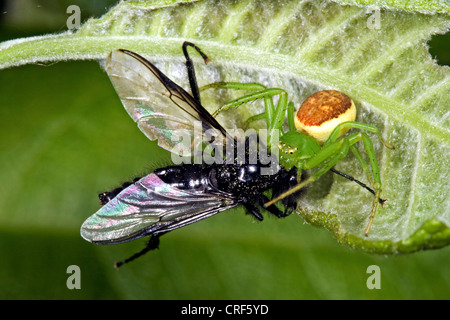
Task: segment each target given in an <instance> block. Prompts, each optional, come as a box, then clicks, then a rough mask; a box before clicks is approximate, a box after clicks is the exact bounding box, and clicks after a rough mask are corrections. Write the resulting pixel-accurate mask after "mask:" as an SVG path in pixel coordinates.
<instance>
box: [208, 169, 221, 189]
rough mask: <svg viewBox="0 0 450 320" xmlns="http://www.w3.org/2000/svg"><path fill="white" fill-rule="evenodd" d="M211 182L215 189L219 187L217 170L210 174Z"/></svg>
mask: <svg viewBox="0 0 450 320" xmlns="http://www.w3.org/2000/svg"><path fill="white" fill-rule="evenodd" d="M209 182H210V183H211V185H212V186H213V187H214V188H218V187H219V183H218V182H217V170H216V169H212V170H211V171H210V172H209Z"/></svg>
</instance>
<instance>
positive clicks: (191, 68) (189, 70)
mask: <svg viewBox="0 0 450 320" xmlns="http://www.w3.org/2000/svg"><path fill="white" fill-rule="evenodd" d="M188 47H192V48H194V49H195V50H197V52H198V53H199V54H200V55H201V56H202V58H203V60H205V63H208V62H209V58H208V56H207V55H206V54H204V53H203V51H202V50H200V48H199V47H197V46H196V45H195V44H193V43H192V42H188V41H185V42H183V47H182V48H183V54H184V57H185V58H186V68H187V74H188V79H189V85H190V86H191V92H192V96H193V97H194V99H195V100H196V101H197V102H198V103H199V104H200V105H201V104H202V103H201V100H200V91H199V90H198V85H197V77H196V76H195V69H194V64H193V63H192V60H191V58H190V57H189V53H188V51H187V48H188Z"/></svg>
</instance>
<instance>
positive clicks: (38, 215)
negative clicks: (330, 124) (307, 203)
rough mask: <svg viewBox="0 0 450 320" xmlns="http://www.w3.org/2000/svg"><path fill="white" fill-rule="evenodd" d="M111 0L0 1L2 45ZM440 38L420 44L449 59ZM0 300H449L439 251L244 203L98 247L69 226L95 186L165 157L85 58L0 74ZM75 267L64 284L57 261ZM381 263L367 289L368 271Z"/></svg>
mask: <svg viewBox="0 0 450 320" xmlns="http://www.w3.org/2000/svg"><path fill="white" fill-rule="evenodd" d="M114 3H115V1H98V0H97V1H72V0H71V1H37V0H36V1H34V0H27V1H10V2H5V1H3V2H0V40H1V41H5V40H9V39H15V38H19V37H24V36H31V35H40V34H43V33H49V32H62V31H65V30H66V19H67V17H68V14H66V8H67V6H68V5H70V4H77V5H79V7H80V8H81V9H82V18H83V20H84V19H86V18H88V17H90V16H99V15H101V14H102V13H104V12H106V11H107V10H108V8H109V7H110V6H111V5H113V4H114ZM449 43H450V41H449V36H448V35H445V36H436V37H434V38H433V39H432V40H431V41H430V42H429V45H430V47H431V49H430V50H431V53H432V55H433V57H435V58H437V60H438V61H439V63H440V64H447V65H448V64H449V62H450V57H449V54H450V50H449V49H450V48H449ZM0 132H1V133H0V164H1V169H0V181H1V183H0V257H1V258H0V288H1V289H0V298H1V299H109V298H111V299H448V298H450V273H449V272H448V269H449V253H450V248H448V247H447V248H444V249H440V250H436V251H427V252H418V253H415V254H411V255H403V256H388V257H384V256H376V255H368V254H365V253H362V252H359V251H354V250H351V249H349V248H347V247H344V246H341V245H339V244H338V243H336V241H335V240H334V239H333V238H332V236H331V235H330V234H329V233H328V232H327V231H326V230H322V229H317V228H314V227H312V226H309V225H306V224H304V223H303V221H302V220H301V218H299V217H298V216H296V215H292V216H290V217H288V218H286V219H280V220H277V219H275V218H272V217H267V218H266V219H265V221H264V222H263V223H258V222H255V221H254V219H252V218H251V217H250V216H246V215H244V214H243V210H241V209H235V210H229V211H226V212H224V213H221V214H220V215H217V216H215V217H212V218H210V219H207V220H205V221H203V222H200V223H196V224H194V225H191V226H189V227H186V228H182V229H180V230H177V231H176V232H173V233H170V234H168V235H166V236H164V237H163V238H162V241H161V245H160V250H157V251H156V252H152V253H150V254H148V255H146V256H145V257H143V258H140V259H139V260H137V261H135V262H133V263H131V264H129V265H126V266H125V267H123V268H122V269H121V270H119V271H116V270H115V269H114V268H113V262H114V261H116V260H121V259H123V258H126V257H128V256H130V255H131V254H133V253H135V252H137V251H139V250H140V249H141V248H142V247H143V246H144V245H145V240H137V241H134V242H131V243H126V244H121V245H115V246H97V245H94V244H91V243H88V242H86V241H85V240H83V239H82V238H81V237H80V235H79V228H80V226H81V224H82V222H83V221H84V220H85V219H86V218H87V217H88V216H90V215H91V214H93V213H94V212H95V211H97V210H98V208H99V203H98V199H97V193H98V192H101V191H106V190H109V189H112V188H114V187H116V186H118V185H120V184H121V183H122V182H124V181H127V180H130V179H133V178H134V177H135V176H141V175H143V174H146V173H149V172H151V170H152V169H154V168H155V167H161V166H165V165H168V164H170V155H169V154H168V153H167V152H163V151H161V150H160V149H159V148H158V147H157V146H156V144H155V143H153V142H150V141H148V140H147V139H146V138H145V136H144V135H143V134H142V133H141V132H140V131H139V130H138V129H137V127H136V126H135V125H134V123H133V121H132V120H131V119H130V118H129V117H128V115H127V114H126V112H125V110H124V109H123V107H122V106H121V104H120V101H119V99H118V97H117V96H116V93H115V91H114V89H113V88H112V86H111V84H110V82H109V79H108V77H107V76H106V74H105V73H104V72H103V71H102V70H101V68H100V67H99V65H98V63H97V62H95V61H89V62H86V61H75V62H60V63H56V64H46V65H29V66H24V67H18V68H12V69H7V70H1V71H0ZM70 265H77V266H79V267H80V270H81V289H80V290H77V289H74V290H69V289H68V288H67V286H66V280H67V278H68V277H69V276H70V274H68V273H67V268H68V267H69V266H70ZM370 265H377V266H379V267H380V270H381V289H373V290H369V289H368V288H367V286H366V281H367V279H368V277H369V276H370V274H368V273H367V272H366V271H367V268H368V267H369V266H370Z"/></svg>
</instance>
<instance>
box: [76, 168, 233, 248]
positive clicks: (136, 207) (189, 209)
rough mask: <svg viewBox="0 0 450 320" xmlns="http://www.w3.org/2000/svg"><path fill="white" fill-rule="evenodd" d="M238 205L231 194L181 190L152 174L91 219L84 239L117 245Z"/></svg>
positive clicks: (84, 225)
mask: <svg viewBox="0 0 450 320" xmlns="http://www.w3.org/2000/svg"><path fill="white" fill-rule="evenodd" d="M237 205H238V203H237V201H236V200H235V199H234V198H233V197H232V196H231V195H229V194H226V193H206V192H203V191H198V190H187V189H178V188H176V187H173V186H172V185H169V184H167V183H165V182H163V181H162V180H161V179H160V178H159V177H158V176H157V175H156V174H154V173H152V174H149V175H147V176H145V177H144V178H142V179H141V180H139V181H137V182H136V183H135V184H132V185H131V186H129V187H128V188H126V189H125V190H123V191H122V192H121V193H119V194H118V195H117V196H116V197H115V198H114V199H112V200H111V201H109V202H108V203H107V204H106V205H104V206H103V207H102V208H101V209H100V210H99V211H97V212H96V213H95V214H94V215H92V216H91V217H89V218H88V219H87V220H86V221H85V222H84V223H83V225H82V226H81V236H82V237H83V238H84V239H86V240H88V241H90V242H94V243H98V244H116V243H121V242H126V241H131V240H134V239H137V238H140V237H144V236H147V235H152V234H155V235H157V234H160V233H165V232H168V231H171V230H174V229H177V228H180V227H183V226H185V225H188V224H191V223H193V222H196V221H199V220H202V219H205V218H208V217H210V216H212V215H214V214H216V213H219V212H221V211H223V210H227V209H229V208H232V207H235V206H237Z"/></svg>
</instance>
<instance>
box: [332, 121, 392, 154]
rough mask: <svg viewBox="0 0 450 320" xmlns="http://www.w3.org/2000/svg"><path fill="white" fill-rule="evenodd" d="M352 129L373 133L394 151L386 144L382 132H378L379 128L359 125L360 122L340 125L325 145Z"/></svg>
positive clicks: (387, 146)
mask: <svg viewBox="0 0 450 320" xmlns="http://www.w3.org/2000/svg"><path fill="white" fill-rule="evenodd" d="M350 128H356V129H361V130H366V131H369V132H373V133H375V134H376V135H377V136H378V138H379V139H380V141H381V143H382V144H383V145H384V146H385V147H386V148H389V149H394V147H393V146H392V145H391V144H389V143H388V142H386V141H385V140H384V139H383V137H382V136H381V133H380V130H378V128H377V127H374V126H371V125H368V124H365V123H359V122H354V121H347V122H343V123H341V124H339V125H337V126H336V128H334V130H333V132H332V133H331V134H330V136H329V137H328V139H327V141H325V143H324V145H326V144H328V143H331V142H333V141H336V140H337V139H338V138H339V134H340V132H341V131H342V130H343V129H350Z"/></svg>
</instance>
